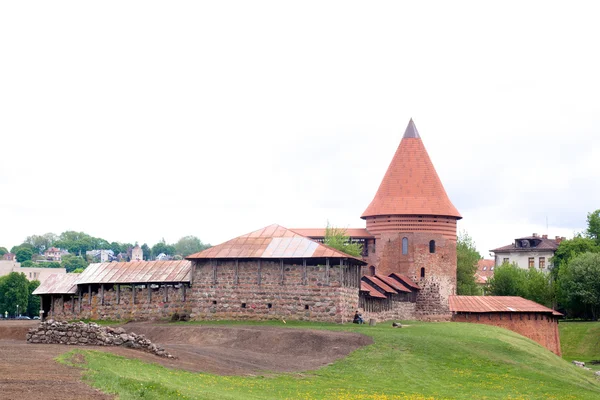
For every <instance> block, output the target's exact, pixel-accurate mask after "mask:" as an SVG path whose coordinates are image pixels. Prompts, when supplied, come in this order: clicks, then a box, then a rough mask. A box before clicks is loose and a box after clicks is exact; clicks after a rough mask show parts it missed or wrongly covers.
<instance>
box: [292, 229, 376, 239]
mask: <svg viewBox="0 0 600 400" xmlns="http://www.w3.org/2000/svg"><path fill="white" fill-rule="evenodd" d="M291 230H292V231H294V232H296V233H298V234H300V235H302V236H306V237H309V238H324V237H325V228H297V229H296V228H295V229H291ZM343 230H344V231H346V236H348V237H350V238H356V239H374V238H375V236H373V235H371V233H369V231H368V230H366V229H365V228H347V229H343Z"/></svg>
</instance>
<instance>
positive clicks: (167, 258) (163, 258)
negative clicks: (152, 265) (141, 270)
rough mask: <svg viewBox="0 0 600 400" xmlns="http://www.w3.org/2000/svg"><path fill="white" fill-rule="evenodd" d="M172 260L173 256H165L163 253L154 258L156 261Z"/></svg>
mask: <svg viewBox="0 0 600 400" xmlns="http://www.w3.org/2000/svg"><path fill="white" fill-rule="evenodd" d="M172 259H173V256H170V255H167V254H165V253H160V254H159V255H157V256H156V258H155V260H156V261H170V260H172Z"/></svg>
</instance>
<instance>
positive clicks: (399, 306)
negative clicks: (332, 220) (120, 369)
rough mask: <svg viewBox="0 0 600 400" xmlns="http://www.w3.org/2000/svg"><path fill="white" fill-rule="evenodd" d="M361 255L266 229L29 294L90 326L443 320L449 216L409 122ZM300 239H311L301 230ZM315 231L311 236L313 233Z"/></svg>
mask: <svg viewBox="0 0 600 400" xmlns="http://www.w3.org/2000/svg"><path fill="white" fill-rule="evenodd" d="M361 218H363V219H364V220H366V229H353V230H350V233H351V235H350V236H351V237H352V239H353V240H361V241H362V242H363V243H364V255H363V257H362V258H355V257H351V256H349V255H347V254H345V253H342V252H340V251H337V250H335V249H332V248H329V247H327V246H325V245H323V244H322V243H320V242H321V241H322V240H321V239H322V237H320V236H319V233H318V231H319V230H306V229H295V230H290V229H286V228H284V227H281V226H279V225H270V226H267V227H265V228H262V229H259V230H257V231H255V232H251V233H249V234H246V235H243V236H240V237H237V238H234V239H232V240H230V241H227V242H225V243H222V244H220V245H217V246H214V247H212V248H210V249H207V250H204V251H202V252H200V253H197V254H192V255H189V256H188V257H186V258H187V261H156V262H144V261H141V260H136V262H131V263H114V262H113V263H100V264H91V265H90V266H89V267H88V268H87V269H86V270H85V271H84V272H83V273H81V274H80V275H70V276H69V277H68V278H67V279H59V278H56V279H55V280H50V281H49V282H48V284H47V285H42V286H40V287H39V288H38V289H37V290H36V292H35V293H36V294H39V295H40V296H41V299H42V309H43V311H44V313H45V314H46V315H49V314H51V315H53V316H54V317H55V318H56V317H61V316H62V317H65V318H72V317H74V316H77V317H83V318H93V319H103V318H104V319H122V318H127V319H155V318H165V317H169V316H170V315H173V314H175V313H177V314H184V315H189V316H190V317H191V318H193V319H246V318H254V319H269V318H290V319H309V320H319V321H335V322H345V321H349V320H350V319H351V318H352V315H353V313H354V311H355V310H356V309H358V308H361V309H363V311H364V313H365V314H366V316H367V317H369V318H376V319H389V318H398V319H411V318H420V319H449V317H450V312H449V308H448V297H449V296H450V295H452V294H455V291H456V221H457V220H458V219H460V218H461V216H460V214H459V213H458V211H457V210H456V208H455V207H454V206H453V205H452V202H451V201H450V199H449V198H448V196H447V194H446V191H445V190H444V187H443V185H442V183H441V181H440V179H439V177H438V175H437V173H436V171H435V168H434V166H433V164H432V162H431V160H430V158H429V155H428V154H427V151H426V150H425V146H424V145H423V142H422V140H421V137H420V135H419V133H418V131H417V128H416V126H415V124H414V122H413V121H412V120H410V122H409V123H408V126H407V128H406V131H405V133H404V136H403V138H402V140H401V142H400V145H399V146H398V149H397V151H396V153H395V155H394V157H393V159H392V161H391V163H390V165H389V168H388V170H387V172H386V173H385V175H384V177H383V180H382V182H381V185H380V186H379V189H378V190H377V193H376V194H375V196H374V198H373V201H372V202H371V204H369V206H368V207H367V209H366V210H365V212H364V213H363V214H362V217H361ZM308 231H311V232H312V233H313V234H310V232H308ZM315 232H317V233H316V234H315Z"/></svg>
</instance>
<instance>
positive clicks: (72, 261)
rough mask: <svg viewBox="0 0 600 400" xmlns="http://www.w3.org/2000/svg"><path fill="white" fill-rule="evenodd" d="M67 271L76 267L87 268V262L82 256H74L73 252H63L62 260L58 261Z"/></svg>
mask: <svg viewBox="0 0 600 400" xmlns="http://www.w3.org/2000/svg"><path fill="white" fill-rule="evenodd" d="M60 264H61V266H62V267H63V268H65V269H66V270H67V272H72V271H74V270H76V269H77V268H83V269H85V268H87V266H88V263H87V261H86V260H84V259H83V257H79V256H76V255H74V254H65V255H64V256H62V262H61V263H60Z"/></svg>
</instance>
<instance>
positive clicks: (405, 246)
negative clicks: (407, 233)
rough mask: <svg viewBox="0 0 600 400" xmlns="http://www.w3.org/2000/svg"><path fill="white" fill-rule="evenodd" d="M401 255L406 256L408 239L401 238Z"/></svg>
mask: <svg viewBox="0 0 600 400" xmlns="http://www.w3.org/2000/svg"><path fill="white" fill-rule="evenodd" d="M402 254H408V238H402Z"/></svg>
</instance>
